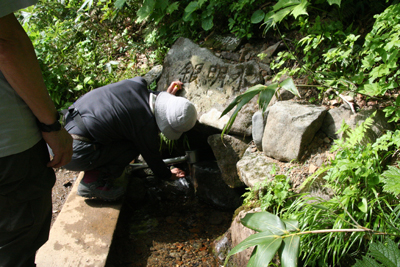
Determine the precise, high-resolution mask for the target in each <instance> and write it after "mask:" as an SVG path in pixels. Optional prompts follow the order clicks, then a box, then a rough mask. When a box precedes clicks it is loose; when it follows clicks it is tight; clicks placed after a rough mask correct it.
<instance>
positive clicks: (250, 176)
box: [236, 152, 279, 188]
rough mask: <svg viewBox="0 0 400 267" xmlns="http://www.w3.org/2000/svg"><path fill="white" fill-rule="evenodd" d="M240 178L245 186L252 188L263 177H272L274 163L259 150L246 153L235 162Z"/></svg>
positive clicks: (263, 178)
mask: <svg viewBox="0 0 400 267" xmlns="http://www.w3.org/2000/svg"><path fill="white" fill-rule="evenodd" d="M236 167H237V170H238V174H239V178H240V180H241V181H242V182H243V183H245V184H246V186H248V187H250V188H253V187H254V186H255V185H256V184H257V183H261V182H262V181H264V180H265V179H273V175H272V173H273V171H274V170H275V171H277V168H279V167H277V166H276V164H275V163H274V162H273V160H272V159H271V158H268V157H267V156H265V155H264V154H263V153H261V152H254V153H246V154H245V155H244V156H243V157H242V158H241V159H240V160H239V161H238V163H237V164H236Z"/></svg>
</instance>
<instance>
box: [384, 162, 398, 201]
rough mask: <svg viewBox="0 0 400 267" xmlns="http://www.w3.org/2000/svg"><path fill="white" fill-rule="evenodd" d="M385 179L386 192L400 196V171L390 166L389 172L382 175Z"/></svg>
mask: <svg viewBox="0 0 400 267" xmlns="http://www.w3.org/2000/svg"><path fill="white" fill-rule="evenodd" d="M382 176H383V177H384V179H383V183H384V184H385V185H384V186H383V190H384V191H385V192H390V193H393V194H394V195H396V196H397V195H399V194H400V170H399V169H398V168H396V167H394V166H389V167H388V170H386V171H384V172H383V173H382Z"/></svg>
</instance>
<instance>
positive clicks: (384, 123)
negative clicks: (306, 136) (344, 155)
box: [321, 105, 394, 142]
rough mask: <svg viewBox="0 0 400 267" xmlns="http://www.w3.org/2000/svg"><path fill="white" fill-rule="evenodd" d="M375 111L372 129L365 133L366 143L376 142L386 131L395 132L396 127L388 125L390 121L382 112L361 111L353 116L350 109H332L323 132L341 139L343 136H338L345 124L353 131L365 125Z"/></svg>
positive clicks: (322, 127)
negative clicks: (362, 124)
mask: <svg viewBox="0 0 400 267" xmlns="http://www.w3.org/2000/svg"><path fill="white" fill-rule="evenodd" d="M375 111H376V115H375V117H373V120H374V122H373V124H372V126H371V128H370V129H368V130H367V132H366V133H365V141H366V142H374V141H375V140H376V139H377V138H378V137H380V136H381V135H383V134H384V132H385V131H387V130H394V125H393V124H391V123H388V119H387V118H386V117H385V114H384V112H383V111H382V110H375V109H373V110H361V111H359V112H358V113H356V114H353V113H352V112H351V111H350V110H349V109H346V108H345V107H344V106H343V105H342V106H340V107H339V108H334V109H330V110H329V111H328V112H327V115H326V117H325V119H324V121H323V124H322V126H321V130H322V131H323V132H324V133H325V134H326V135H327V136H329V137H330V138H333V139H339V138H341V137H342V136H343V134H342V133H340V134H338V133H337V132H338V130H339V129H340V127H341V126H342V124H343V122H344V123H346V124H347V125H349V126H350V128H351V129H355V128H356V127H357V125H360V124H361V123H363V122H364V121H365V120H366V119H367V118H368V117H370V116H371V115H372V114H373V113H374V112H375Z"/></svg>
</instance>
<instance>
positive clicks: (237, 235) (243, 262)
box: [228, 208, 261, 266]
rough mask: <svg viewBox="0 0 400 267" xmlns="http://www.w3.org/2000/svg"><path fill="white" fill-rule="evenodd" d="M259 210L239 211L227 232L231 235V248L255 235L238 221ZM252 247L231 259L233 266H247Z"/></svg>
mask: <svg viewBox="0 0 400 267" xmlns="http://www.w3.org/2000/svg"><path fill="white" fill-rule="evenodd" d="M260 211H261V209H260V208H256V209H253V210H251V211H241V212H239V214H238V215H237V216H236V217H235V219H234V220H233V222H232V224H231V227H230V228H229V230H228V231H229V232H230V234H231V241H232V248H234V247H235V246H236V245H237V244H239V243H240V242H242V241H243V240H245V239H246V238H248V237H249V236H251V235H253V234H255V233H257V232H256V231H254V230H251V229H250V228H247V227H246V226H244V225H243V224H242V223H241V222H240V220H241V219H243V218H244V216H246V214H247V213H254V212H260ZM253 249H254V247H249V248H247V249H245V250H244V251H242V252H239V253H236V254H235V255H233V256H232V257H234V260H233V262H234V264H236V265H234V266H247V262H248V261H249V259H250V256H251V253H252V252H253Z"/></svg>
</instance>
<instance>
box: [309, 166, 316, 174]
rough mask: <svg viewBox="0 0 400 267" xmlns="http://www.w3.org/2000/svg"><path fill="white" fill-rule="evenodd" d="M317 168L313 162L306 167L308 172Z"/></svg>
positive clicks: (312, 171)
mask: <svg viewBox="0 0 400 267" xmlns="http://www.w3.org/2000/svg"><path fill="white" fill-rule="evenodd" d="M317 169H318V167H317V166H315V165H314V164H310V167H308V173H314V172H315V171H316V170H317Z"/></svg>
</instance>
